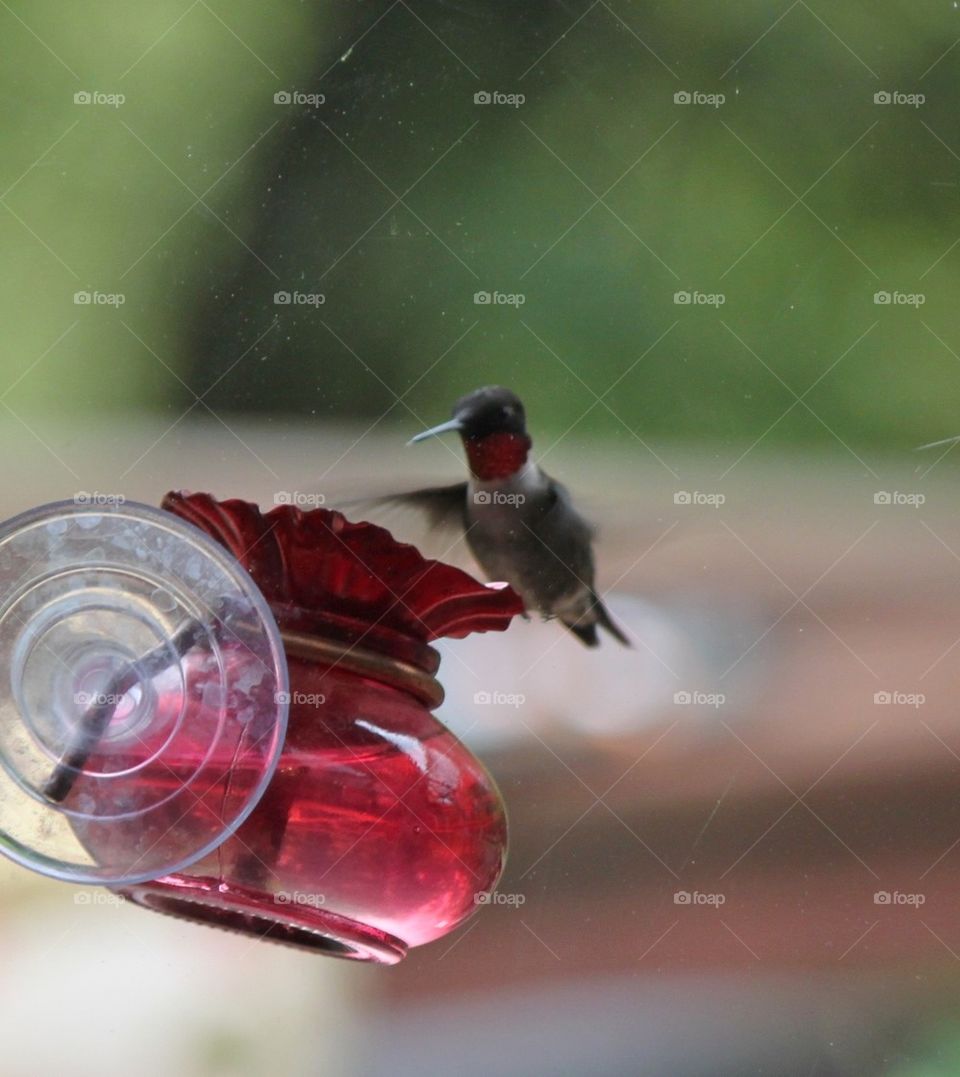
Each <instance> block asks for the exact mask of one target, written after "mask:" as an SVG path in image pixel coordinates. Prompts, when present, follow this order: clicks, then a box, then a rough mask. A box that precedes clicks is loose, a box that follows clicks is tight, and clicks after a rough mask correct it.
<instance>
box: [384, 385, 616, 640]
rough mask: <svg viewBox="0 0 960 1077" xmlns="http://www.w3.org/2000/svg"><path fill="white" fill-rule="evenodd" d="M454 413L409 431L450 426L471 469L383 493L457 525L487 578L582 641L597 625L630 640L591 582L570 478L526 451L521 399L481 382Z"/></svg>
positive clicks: (588, 531)
mask: <svg viewBox="0 0 960 1077" xmlns="http://www.w3.org/2000/svg"><path fill="white" fill-rule="evenodd" d="M453 416H454V417H453V419H452V420H451V421H450V422H448V423H443V424H441V425H440V426H437V427H433V428H432V429H431V430H427V431H425V432H424V433H423V434H418V435H417V436H416V437H415V438H413V439H412V440H413V441H415V442H416V441H421V440H423V439H424V438H427V437H430V436H433V435H435V434H441V433H445V432H447V431H452V430H456V431H457V432H458V433H459V434H460V437H461V439H462V440H463V444H464V448H465V450H466V454H467V462H468V465H469V468H470V477H469V479H468V480H467V481H466V482H460V483H455V484H453V485H452V486H443V487H435V488H428V489H425V490H414V491H412V492H411V493H409V494H400V495H398V496H396V497H393V498H388V499H387V500H390V501H396V502H400V503H405V504H410V505H414V506H416V507H417V508H420V509H422V510H424V511H425V512H426V513H427V516H428V518H429V520H430V523H431V524H433V525H434V526H439V525H442V524H444V523H447V524H455V525H458V526H460V527H462V528H463V530H464V532H465V536H466V541H467V545H468V546H469V548H470V551H471V553H472V554H473V556H474V557H475V558H476V560H477V562H478V563H479V565H480V567H481V568H482V569H483V571H484V573H485V574H486V575H487V576H488V578H490V579H494V580H505V581H506V582H507V583H509V584H510V586H511V587H513V589H514V590H515V591H516V592H517V593H518V594H519V595H520V597H521V598H522V599H523V601H524V605H525V606H526V607H527V609H528V610H537V611H538V612H539V613H541V614H542V615H543V616H544V617H545V618H553V617H556V618H558V619H559V620H560V621H561V622H562V623H563V624H564V625H566V626H567V627H568V628H569V629H570V630H571V631H572V632H573V633H574V634H575V635H576V636H577V637H578V638H579V639H580V640H581V641H582V642H583V643H585V644H586V645H587V646H590V647H595V646H596V645H597V643H598V638H597V626H598V625H599V626H600V627H602V628H605V629H606V630H607V631H608V632H610V634H611V635H613V636H615V637H616V638H617V639H618V640H619V641H620V642H621V643H622V644H624V645H625V646H630V643H629V641H628V639H627V637H626V636H625V635H624V633H623V632H622V631H621V629H620V628H619V627H618V626H617V625H616V623H615V622H614V621H613V620H612V619H611V618H610V615H609V614H608V613H607V610H606V607H605V606H604V605H603V602H602V601H601V599H600V598H599V597H598V595H597V593H596V591H595V590H594V584H593V580H594V562H593V548H592V543H593V537H594V533H593V528H592V527H591V526H590V524H589V523H588V522H587V521H586V520H585V519H584V518H583V517H582V516H581V515H580V514H579V513H578V512H577V510H576V509H575V508H574V506H573V502H572V500H571V498H570V494H569V493H568V492H567V489H566V487H565V486H563V485H562V484H561V483H559V482H557V481H556V480H555V479H553V478H551V477H550V476H549V475H547V474H546V472H544V471H543V470H542V469H541V468H540V467H539V466H538V465H537V464H536V462H535V461H533V460H532V459H531V458H530V448H531V441H530V438H529V436H528V434H527V431H526V419H525V415H524V410H523V405H522V404H521V402H520V400H519V399H518V398H517V397H516V396H515V395H514V394H513V393H511V392H510V391H509V390H507V389H501V388H500V387H498V386H491V387H488V388H486V389H478V390H477V391H476V392H473V393H469V394H468V395H467V396H465V397H462V398H461V399H460V400H458V401H457V403H456V404H455V405H454V409H453Z"/></svg>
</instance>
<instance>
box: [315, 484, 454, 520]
mask: <svg viewBox="0 0 960 1077" xmlns="http://www.w3.org/2000/svg"><path fill="white" fill-rule="evenodd" d="M336 507H337V508H343V509H346V510H351V509H355V508H357V509H360V510H361V511H364V510H366V509H413V510H414V511H416V512H420V513H421V514H422V515H423V516H424V518H425V519H426V522H427V524H428V525H429V527H430V529H431V530H437V531H439V530H449V531H456V530H460V531H462V530H464V528H465V527H466V514H467V484H466V482H455V483H453V484H451V485H450V486H427V487H424V488H423V489H422V490H410V491H408V492H407V493H403V494H386V495H384V496H381V497H364V498H357V499H355V500H353V501H345V502H342V503H341V505H338V506H336ZM351 515H352V513H351Z"/></svg>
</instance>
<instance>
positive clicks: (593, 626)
mask: <svg viewBox="0 0 960 1077" xmlns="http://www.w3.org/2000/svg"><path fill="white" fill-rule="evenodd" d="M591 615H592V618H593V619H592V620H590V621H586V620H584V616H581V617H579V618H578V619H577V620H576V621H572V622H571V621H564V622H563V623H564V624H565V625H566V627H567V628H569V629H570V631H571V632H572V633H573V634H574V635H575V636H576V637H577V639H579V640H580V642H581V643H583V644H585V645H586V646H587V647H596V646H598V645H599V643H600V637H599V636H598V635H597V625H599V626H600V627H601V628H604V629H606V631H607V632H609V633H610V635H611V636H613V638H614V639H616V640H618V641H619V642H620V643H621V644H622V645H623V646H624V647H632V646H633V644H632V643H631V642H630V638H629V637H628V636H627V634H626V633H625V632H624V631H623V629H622V628H621V627H620V626H619V625H618V624H617V622H616V621H615V620H614V619H613V618H612V617H611V616H610V614H609V613H608V611H607V607H606V606H605V605H604V604H603V601H602V600H601V598H600V596H599V595H596V594H594V595H593V605H592V606H591V607H590V609H589V610H588V611H587V613H586V615H585V616H587V617H589V616H591ZM561 620H562V618H561Z"/></svg>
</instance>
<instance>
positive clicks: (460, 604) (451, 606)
mask: <svg viewBox="0 0 960 1077" xmlns="http://www.w3.org/2000/svg"><path fill="white" fill-rule="evenodd" d="M162 508H164V509H166V510H167V511H168V512H172V513H174V514H176V515H177V516H180V517H181V518H182V519H184V520H187V521H189V522H190V523H192V524H193V525H194V526H195V527H199V528H200V530H201V531H204V532H206V533H207V534H208V535H210V536H211V537H212V538H214V539H216V541H217V542H219V543H221V545H223V546H225V547H226V548H227V549H228V550H229V551H230V552H231V553H232V554H233V556H234V557H235V558H236V559H237V560H238V561H239V562H240V564H242V565H243V567H244V568H245V569H246V570H247V571H248V572H249V573H250V575H251V576H252V577H253V579H254V581H255V582H256V584H257V586H258V587H259V588H260V590H261V591H262V592H263V594H264V597H265V598H266V600H267V601H268V602H269V603H270V606H271V608H272V609H273V611H274V615H275V616H276V617H277V620H278V622H279V623H280V625H281V627H286V628H304V627H309V625H310V620H311V618H315V619H318V620H320V621H322V622H323V623H325V624H327V625H329V624H331V623H333V624H336V623H341V624H345V623H351V622H352V623H353V624H356V623H357V622H359V623H361V624H363V625H369V626H374V625H375V626H377V628H380V629H386V630H389V631H391V632H396V633H399V634H401V635H403V636H406V637H411V638H413V639H415V640H418V641H421V642H424V643H426V642H429V641H430V640H434V639H438V638H439V637H441V636H450V637H453V638H461V637H463V636H466V635H469V634H470V633H471V632H485V631H503V629H505V628H506V627H507V626H508V625H509V624H510V621H511V619H512V618H513V617H515V616H516V615H517V614H518V613H522V612H523V603H522V601H521V600H520V597H519V596H518V595H517V594H516V592H515V591H513V590H512V589H511V588H510V587H508V586H507V585H506V584H488V585H484V584H482V583H480V582H479V581H477V580H475V579H474V578H473V577H472V576H470V575H468V574H467V573H466V572H462V571H461V570H460V569H458V568H454V567H453V566H452V565H446V564H444V563H443V562H442V561H430V560H427V559H426V558H424V557H423V556H422V555H421V554H420V552H419V551H418V550H417V549H416V547H415V546H410V545H408V544H406V543H401V542H397V541H396V539H394V537H393V536H392V535H391V534H390V532H389V531H387V530H386V529H385V528H383V527H377V526H376V525H375V524H371V523H367V522H364V521H361V522H358V523H352V522H351V521H349V520H347V519H346V517H345V516H343V515H342V514H341V513H339V512H333V511H331V510H329V509H322V508H318V509H312V510H310V511H309V512H302V511H301V510H300V509H297V508H295V507H293V506H291V505H281V506H278V507H277V508H275V509H271V511H270V512H267V513H262V512H261V511H260V509H259V507H258V506H257V505H254V504H252V503H251V502H248V501H240V500H237V499H231V500H229V501H218V500H217V499H216V498H214V497H212V496H211V495H210V494H204V493H196V494H191V493H184V492H176V491H175V492H172V493H169V494H167V495H166V497H165V498H164V499H163V502H162ZM305 618H306V620H305Z"/></svg>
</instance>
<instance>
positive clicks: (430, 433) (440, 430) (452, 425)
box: [407, 419, 463, 445]
mask: <svg viewBox="0 0 960 1077" xmlns="http://www.w3.org/2000/svg"><path fill="white" fill-rule="evenodd" d="M462 429H463V421H462V420H461V419H451V420H450V421H449V422H446V423H441V424H440V425H439V426H431V427H430V429H429V430H424V432H423V433H422V434H416V435H415V436H414V437H412V438H411V439H410V440H409V441H408V442H407V444H408V445H416V444H417V442H418V441H426V440H427V438H435V437H438V436H439V435H440V434H449V433H450V431H451V430H462Z"/></svg>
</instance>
